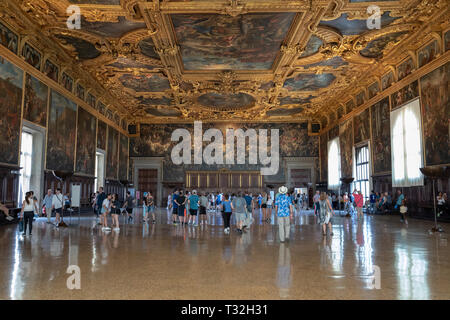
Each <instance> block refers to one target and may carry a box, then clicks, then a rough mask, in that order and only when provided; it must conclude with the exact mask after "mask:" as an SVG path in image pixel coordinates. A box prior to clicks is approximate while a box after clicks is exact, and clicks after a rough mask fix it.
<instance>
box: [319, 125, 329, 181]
mask: <svg viewBox="0 0 450 320" xmlns="http://www.w3.org/2000/svg"><path fill="white" fill-rule="evenodd" d="M327 153H328V139H327V133H326V132H325V133H323V134H321V135H320V180H321V181H327V180H328V157H327Z"/></svg>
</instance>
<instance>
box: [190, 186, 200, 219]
mask: <svg viewBox="0 0 450 320" xmlns="http://www.w3.org/2000/svg"><path fill="white" fill-rule="evenodd" d="M198 202H199V197H198V195H197V190H192V194H191V195H190V196H189V200H188V204H189V221H188V224H192V225H193V226H198V224H196V223H195V219H196V218H197V211H198ZM191 220H192V221H191Z"/></svg>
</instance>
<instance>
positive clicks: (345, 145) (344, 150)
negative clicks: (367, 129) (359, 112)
mask: <svg viewBox="0 0 450 320" xmlns="http://www.w3.org/2000/svg"><path fill="white" fill-rule="evenodd" d="M352 123H353V121H352V119H348V120H347V121H345V122H343V123H341V125H340V126H339V145H340V148H341V177H346V178H347V177H353V128H352Z"/></svg>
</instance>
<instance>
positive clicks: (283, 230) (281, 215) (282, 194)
mask: <svg viewBox="0 0 450 320" xmlns="http://www.w3.org/2000/svg"><path fill="white" fill-rule="evenodd" d="M287 192H288V189H287V188H286V187H285V186H282V187H280V188H279V189H278V193H279V195H278V197H277V198H276V200H275V212H276V213H277V216H278V229H279V233H280V242H281V243H283V242H285V241H286V240H289V231H290V229H291V224H290V220H291V219H293V215H292V201H291V198H290V197H288V196H287V195H286V193H287Z"/></svg>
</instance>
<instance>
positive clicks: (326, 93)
mask: <svg viewBox="0 0 450 320" xmlns="http://www.w3.org/2000/svg"><path fill="white" fill-rule="evenodd" d="M70 4H72V3H70V2H69V1H68V0H36V1H31V0H4V1H2V3H0V8H2V9H0V16H1V15H4V16H5V20H6V21H7V22H8V23H9V25H10V26H12V28H13V29H14V28H15V27H16V31H17V30H19V31H20V33H21V34H22V35H23V34H24V31H25V32H26V33H28V34H29V38H28V39H29V41H30V42H31V43H32V44H33V45H34V46H35V47H36V49H38V50H39V51H40V52H41V53H42V55H43V57H51V59H52V61H55V60H57V61H56V63H57V64H58V65H60V66H63V65H66V66H67V72H68V73H70V74H71V75H72V76H73V77H74V82H75V83H78V82H80V83H83V84H84V85H85V86H86V88H87V90H92V91H94V92H104V89H106V90H107V91H108V92H106V93H105V100H107V101H106V102H105V103H107V104H110V105H114V106H115V108H114V109H115V110H116V112H119V113H120V114H128V115H129V117H128V119H129V121H135V122H139V121H147V120H146V119H150V121H153V122H163V121H165V120H167V118H170V119H171V121H177V120H178V121H189V120H195V119H212V120H213V121H229V120H233V121H238V120H239V119H241V120H243V121H247V120H253V121H267V120H268V119H269V118H268V117H267V116H266V113H267V111H269V110H277V109H278V108H280V109H281V108H284V109H291V108H294V107H296V106H295V105H294V104H292V105H288V106H286V105H283V106H280V104H279V99H280V98H282V97H291V98H300V97H302V98H308V97H309V96H310V95H312V96H313V98H311V99H310V103H308V104H304V105H301V106H302V107H303V108H304V111H303V112H302V113H300V114H296V115H294V116H286V117H284V120H285V121H293V120H295V119H312V120H314V119H319V118H323V117H324V116H326V117H327V121H328V113H329V112H331V111H333V112H334V111H335V110H336V108H337V106H338V103H339V102H342V101H344V100H348V98H350V96H353V95H355V94H357V93H358V92H356V91H357V90H356V88H357V87H358V86H363V87H364V86H367V85H369V84H370V83H373V82H374V79H375V80H376V81H378V82H379V81H380V80H379V79H380V77H381V76H382V75H383V74H385V73H386V71H387V70H388V69H389V68H391V69H392V70H393V74H394V77H396V66H397V65H398V63H399V62H400V61H403V60H404V59H405V58H406V57H407V56H408V55H410V56H411V57H412V58H413V60H414V62H416V61H415V60H416V55H415V52H416V50H417V48H418V47H423V46H424V45H425V44H426V43H427V41H430V40H431V39H437V40H439V44H441V47H442V40H441V38H440V37H441V32H442V29H443V28H445V27H447V26H448V20H449V19H448V18H449V10H448V6H449V4H448V1H445V0H444V1H443V0H423V1H418V0H400V1H385V2H364V3H362V2H358V3H350V2H349V1H348V0H312V1H289V0H286V1H284V0H283V1H282V0H250V1H245V0H217V1H209V2H208V1H159V0H153V1H143V0H121V1H120V5H98V4H81V5H79V7H80V8H81V12H82V15H83V16H84V18H85V19H86V20H87V21H89V22H96V26H95V27H94V29H95V28H96V27H97V26H99V27H100V30H101V32H100V33H101V34H103V35H102V36H97V35H94V34H93V33H91V32H90V31H89V28H88V29H83V30H70V32H69V33H66V35H68V36H73V37H76V38H79V39H82V40H85V41H88V42H90V43H92V44H93V45H95V48H96V49H97V50H98V51H99V52H100V56H99V57H97V58H94V59H87V60H83V61H79V60H77V59H78V57H77V54H76V52H75V51H74V47H73V45H71V44H64V43H63V41H61V40H58V39H55V38H54V37H53V36H54V35H55V34H57V33H58V32H60V31H61V29H64V24H65V20H66V19H67V17H68V14H67V13H66V9H67V7H68V5H70ZM370 4H375V5H377V6H379V7H380V9H381V13H383V12H386V11H390V16H391V17H399V18H398V19H397V20H395V21H393V22H392V23H391V24H390V25H389V26H387V27H384V28H382V29H381V30H375V31H369V32H364V33H362V34H361V33H360V34H359V35H341V33H340V32H339V31H338V30H336V29H333V28H331V27H328V26H322V25H320V23H321V21H332V20H335V19H338V18H339V17H342V15H343V14H346V15H347V17H348V18H347V20H353V19H367V18H368V17H369V16H370V14H369V13H368V12H367V7H368V6H369V5H370ZM16 11H20V12H16ZM282 12H292V13H296V15H295V17H294V19H293V21H292V23H291V26H290V28H289V30H288V31H287V33H286V35H285V37H284V40H283V41H282V43H281V45H280V47H279V48H278V54H277V55H276V58H275V60H274V62H273V64H272V66H271V68H269V69H267V70H242V69H233V70H215V69H214V70H206V69H203V70H186V69H185V66H184V63H185V61H183V56H182V55H183V50H182V49H183V47H182V45H181V44H180V43H179V41H180V39H177V37H176V35H175V30H174V26H173V23H172V15H173V14H178V13H180V14H187V15H196V14H218V15H221V16H223V15H225V16H229V17H230V19H231V18H232V17H237V18H239V17H240V16H242V15H245V14H248V13H282ZM119 17H125V19H126V21H125V22H123V23H122V25H126V26H131V27H129V29H124V30H125V31H126V30H130V29H131V30H130V31H128V32H125V34H124V35H122V36H121V37H120V38H119V39H116V38H108V30H107V29H105V28H106V27H103V29H102V27H101V26H102V25H101V24H102V23H117V26H119ZM445 17H447V21H446V20H445ZM121 19H122V18H121ZM135 22H145V24H146V28H144V29H142V28H141V29H137V30H132V23H135ZM32 24H34V26H32ZM105 26H106V25H105ZM109 26H111V28H116V26H114V27H113V25H112V24H110V25H109ZM58 28H59V29H58ZM117 28H120V27H117ZM65 30H66V31H67V29H65ZM115 30H117V29H115ZM119 30H120V29H119ZM400 31H405V32H407V35H405V39H403V38H401V39H400V42H399V43H398V44H397V45H394V44H392V43H391V44H388V45H387V46H386V47H385V49H384V50H383V57H382V58H380V59H373V58H366V57H363V56H361V54H360V51H361V50H362V49H363V48H364V47H365V46H366V45H367V44H368V43H370V41H372V40H374V39H377V38H378V37H381V36H383V35H385V34H389V33H394V32H400ZM433 33H434V34H433ZM112 35H114V33H112ZM312 35H315V36H317V37H319V38H320V39H321V40H322V41H323V45H322V46H321V47H320V48H319V49H318V51H317V52H315V53H313V54H311V55H309V56H307V57H300V55H302V54H303V52H304V50H305V48H306V46H307V45H308V41H309V40H310V39H311V36H312ZM33 38H34V39H33ZM36 39H39V40H42V41H36ZM144 39H145V40H146V46H147V47H145V46H144V47H142V46H140V45H139V43H140V42H141V41H142V40H144ZM23 43H24V42H21V44H20V45H21V46H22V45H23ZM152 43H153V44H152ZM152 45H154V47H153V49H152V47H151V46H152ZM145 50H147V55H144V54H143V52H144V51H145ZM148 50H154V52H155V53H156V56H155V55H152V54H149V53H148ZM49 52H53V53H54V54H53V55H49ZM157 56H159V57H157ZM55 57H57V58H58V59H55ZM333 57H341V58H342V59H343V60H344V63H342V64H338V65H333V64H331V65H328V64H327V63H328V62H327V63H324V64H323V65H322V64H320V63H321V62H325V61H326V60H328V59H331V58H333ZM119 59H123V60H119ZM120 61H122V62H123V65H122V66H121V63H120ZM113 63H114V66H112V65H111V64H113ZM127 63H128V65H127ZM316 63H317V64H318V65H315V66H308V65H311V64H316ZM139 64H142V65H146V66H145V67H142V65H139ZM134 66H136V67H134ZM157 73H160V74H161V73H162V74H164V76H166V77H167V80H168V82H169V89H165V88H166V87H164V89H158V90H160V91H158V92H154V89H153V88H151V87H149V88H148V91H141V89H142V88H139V89H140V90H138V92H136V90H133V89H131V88H126V87H125V86H124V85H123V84H122V82H121V81H120V79H119V78H120V77H121V76H123V75H131V76H139V75H146V74H148V75H154V74H157ZM307 73H308V74H316V75H321V74H325V73H331V74H333V75H335V76H336V79H335V80H334V81H333V82H332V83H331V84H330V85H329V86H327V87H324V88H320V89H314V90H312V91H308V90H303V91H300V90H293V91H289V90H287V89H286V88H284V83H285V81H286V79H288V78H291V77H294V76H295V75H301V74H307ZM395 80H396V79H395ZM150 83H151V82H150ZM152 85H156V84H153V83H151V84H150V86H152ZM144 90H145V88H144ZM358 90H360V88H358ZM209 92H218V93H224V94H234V93H240V92H242V93H246V94H249V95H251V96H253V97H254V98H255V101H256V102H255V105H254V106H253V107H252V108H251V109H247V110H239V108H236V110H226V111H224V110H220V108H216V109H215V110H214V109H211V110H205V108H204V106H201V105H199V103H197V98H198V96H199V95H201V94H205V93H209ZM139 97H151V98H153V99H157V98H162V97H170V98H172V99H174V105H172V106H164V108H169V109H170V108H173V109H176V110H179V111H180V112H181V114H182V116H181V117H179V118H176V117H175V118H174V117H156V116H152V115H150V114H148V113H147V112H145V110H144V108H148V107H151V108H160V110H161V111H162V109H163V107H162V106H154V105H144V106H142V105H141V104H140V103H139V99H138V98H139ZM331 102H333V105H332V106H330V103H331ZM297 107H298V105H297ZM271 118H272V120H273V117H271ZM133 119H134V120H133Z"/></svg>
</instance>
